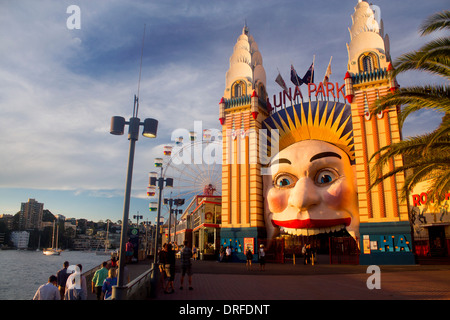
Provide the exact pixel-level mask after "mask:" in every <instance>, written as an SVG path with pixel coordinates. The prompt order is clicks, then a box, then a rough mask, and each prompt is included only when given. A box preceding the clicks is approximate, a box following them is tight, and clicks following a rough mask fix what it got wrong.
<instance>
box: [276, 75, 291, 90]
mask: <svg viewBox="0 0 450 320" xmlns="http://www.w3.org/2000/svg"><path fill="white" fill-rule="evenodd" d="M275 82H276V83H278V85H279V86H280V87H282V88H283V90H285V91H286V92H287V91H288V89H287V86H286V82H284V80H283V78H282V77H281V74H280V71H278V76H277V78H276V79H275Z"/></svg>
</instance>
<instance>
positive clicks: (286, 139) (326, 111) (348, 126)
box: [263, 101, 355, 163]
mask: <svg viewBox="0 0 450 320" xmlns="http://www.w3.org/2000/svg"><path fill="white" fill-rule="evenodd" d="M314 104H315V105H314ZM263 129H267V141H268V147H269V151H270V148H271V146H273V145H274V144H275V143H276V142H278V147H279V151H281V150H283V149H285V148H287V147H288V146H290V145H291V144H293V143H296V142H299V141H303V140H319V141H325V142H328V143H331V144H333V145H335V146H337V147H338V148H340V149H342V150H343V151H344V152H345V153H347V154H348V156H349V158H350V161H351V162H352V163H353V162H354V159H355V150H354V142H353V126H352V118H351V110H350V106H349V105H346V104H343V103H340V102H331V101H317V103H314V102H311V101H309V102H306V103H300V104H297V105H294V106H293V107H288V108H286V109H281V110H280V111H278V112H276V113H274V114H273V115H271V116H270V117H269V118H267V119H266V120H264V122H263ZM271 129H278V133H279V134H278V135H272V134H271V132H270V131H271ZM271 156H274V154H273V155H271Z"/></svg>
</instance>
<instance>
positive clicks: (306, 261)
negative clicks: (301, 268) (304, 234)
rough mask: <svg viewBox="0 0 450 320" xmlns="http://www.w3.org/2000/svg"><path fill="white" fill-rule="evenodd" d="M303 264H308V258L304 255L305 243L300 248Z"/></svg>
mask: <svg viewBox="0 0 450 320" xmlns="http://www.w3.org/2000/svg"><path fill="white" fill-rule="evenodd" d="M302 255H303V264H308V256H307V255H306V243H305V244H304V245H303V247H302Z"/></svg>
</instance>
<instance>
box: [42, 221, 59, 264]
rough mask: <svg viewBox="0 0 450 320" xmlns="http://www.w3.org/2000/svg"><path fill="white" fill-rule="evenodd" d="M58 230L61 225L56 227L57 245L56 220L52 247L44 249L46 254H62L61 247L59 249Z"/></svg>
mask: <svg viewBox="0 0 450 320" xmlns="http://www.w3.org/2000/svg"><path fill="white" fill-rule="evenodd" d="M58 231H59V226H57V227H56V246H55V221H53V235H52V247H51V248H47V249H44V250H43V251H42V253H43V254H45V255H46V256H59V255H60V254H61V251H62V250H60V249H58Z"/></svg>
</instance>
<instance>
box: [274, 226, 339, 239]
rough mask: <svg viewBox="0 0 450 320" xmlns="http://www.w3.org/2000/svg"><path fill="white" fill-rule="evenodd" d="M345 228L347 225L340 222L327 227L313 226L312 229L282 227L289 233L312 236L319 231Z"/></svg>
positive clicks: (333, 230)
mask: <svg viewBox="0 0 450 320" xmlns="http://www.w3.org/2000/svg"><path fill="white" fill-rule="evenodd" d="M344 228H345V225H343V224H340V225H337V226H332V227H327V228H312V229H291V228H285V227H281V228H280V230H281V231H283V232H286V233H287V234H292V235H294V236H312V235H316V234H319V233H330V232H335V231H339V230H342V229H344Z"/></svg>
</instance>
